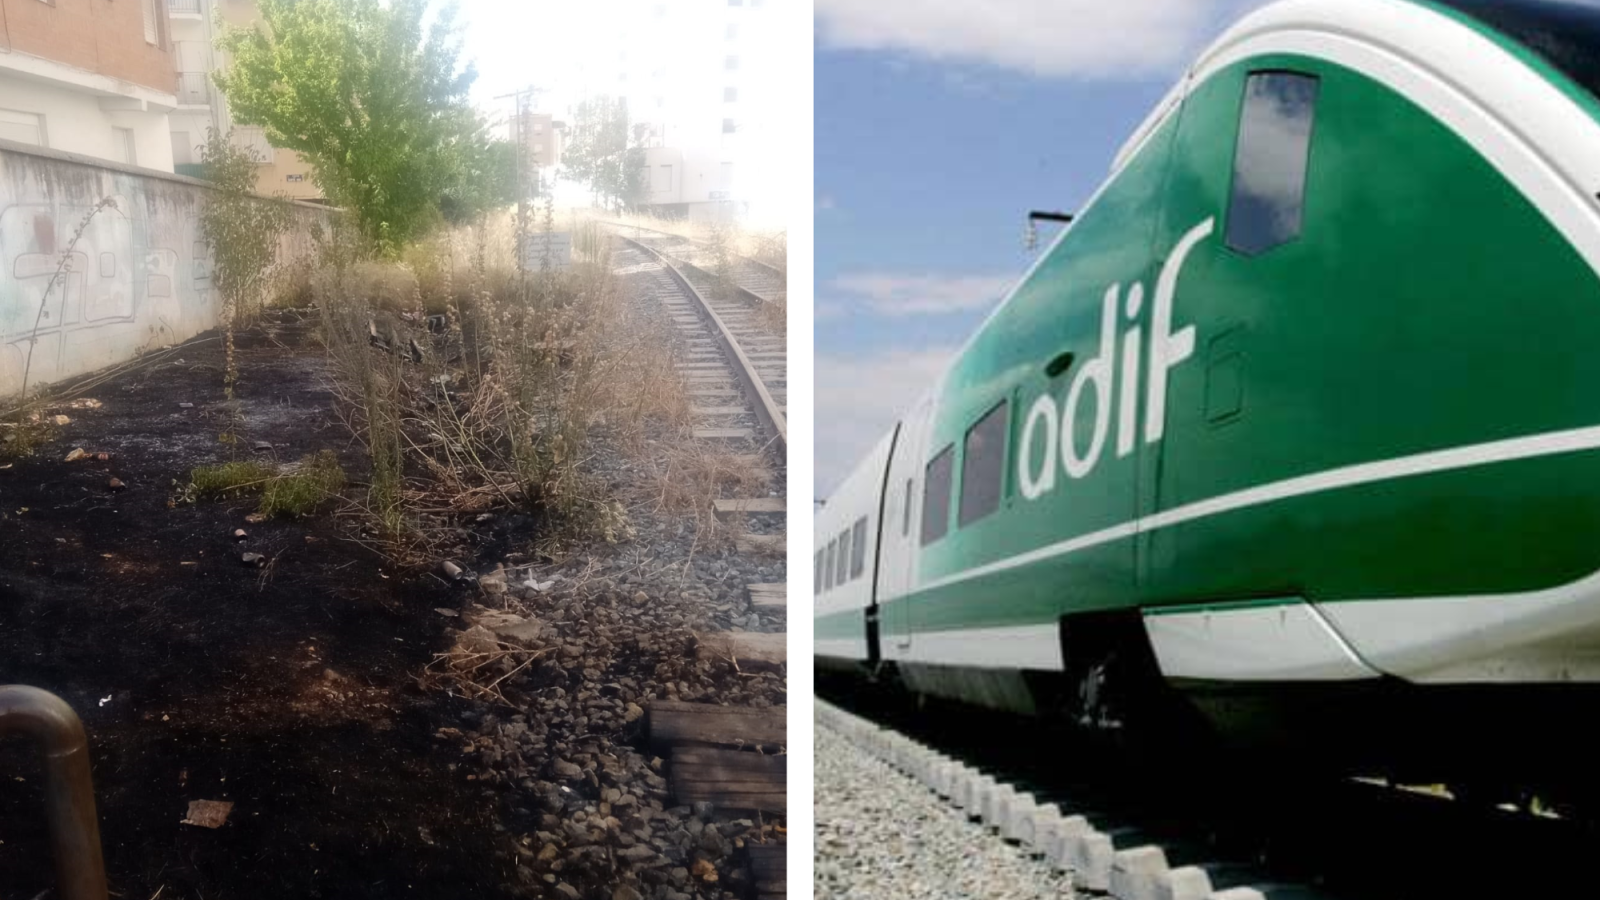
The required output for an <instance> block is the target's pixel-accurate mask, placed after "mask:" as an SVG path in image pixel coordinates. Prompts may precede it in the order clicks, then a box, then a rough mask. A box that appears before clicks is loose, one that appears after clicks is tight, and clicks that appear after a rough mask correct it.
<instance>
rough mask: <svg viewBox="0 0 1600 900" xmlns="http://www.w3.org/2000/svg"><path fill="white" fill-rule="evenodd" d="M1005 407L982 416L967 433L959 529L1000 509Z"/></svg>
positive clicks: (963, 457)
mask: <svg viewBox="0 0 1600 900" xmlns="http://www.w3.org/2000/svg"><path fill="white" fill-rule="evenodd" d="M1006 413H1007V405H1006V402H1005V401H1004V400H1002V401H1000V404H999V405H998V406H996V407H995V408H994V409H991V410H989V411H988V412H987V413H984V416H983V418H981V419H979V420H978V424H976V425H974V426H972V429H971V430H970V431H968V432H967V443H966V447H965V449H964V450H963V451H962V454H961V514H960V518H959V521H960V523H961V527H963V528H965V527H966V526H967V525H969V524H971V523H973V522H976V521H978V520H979V519H981V518H983V517H984V516H987V515H988V514H990V513H992V512H994V511H995V510H997V509H999V508H1000V486H1001V484H1002V482H1004V480H1005V470H1006V423H1007V421H1008V416H1007V415H1006Z"/></svg>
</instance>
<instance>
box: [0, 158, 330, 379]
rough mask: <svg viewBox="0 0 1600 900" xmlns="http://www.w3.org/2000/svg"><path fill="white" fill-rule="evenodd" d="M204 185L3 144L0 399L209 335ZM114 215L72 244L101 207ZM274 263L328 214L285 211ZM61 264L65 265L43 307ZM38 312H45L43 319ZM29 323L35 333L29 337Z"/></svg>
mask: <svg viewBox="0 0 1600 900" xmlns="http://www.w3.org/2000/svg"><path fill="white" fill-rule="evenodd" d="M212 194H213V189H212V188H211V187H210V186H209V185H208V184H207V183H206V182H203V181H199V180H197V179H193V178H185V177H183V176H181V175H172V174H168V173H164V172H155V171H151V170H149V169H140V168H136V167H133V166H120V165H116V164H114V163H107V162H104V161H101V160H95V159H91V158H88V157H82V156H78V155H76V154H71V153H62V152H60V151H53V150H46V149H41V148H38V147H30V146H27V145H24V144H17V143H13V142H10V141H0V397H5V396H12V395H15V394H16V393H17V391H18V390H20V389H21V387H22V373H23V367H24V366H25V365H26V363H27V358H28V343H29V339H30V337H35V336H36V337H37V344H36V345H35V346H34V349H33V364H32V368H31V371H30V373H29V375H28V390H29V392H30V393H31V392H32V391H33V388H34V387H35V386H36V385H45V384H49V383H51V382H55V381H60V380H62V379H66V378H71V377H73V376H76V375H82V374H85V373H89V372H93V371H95V370H97V369H101V368H104V367H106V366H109V365H114V364H116V363H121V362H126V361H128V360H130V359H133V358H134V357H136V356H138V355H139V354H140V353H143V352H145V351H147V350H151V349H156V348H159V347H165V346H168V345H171V344H174V343H177V342H179V341H183V340H186V339H188V338H191V337H193V336H195V335H196V334H199V333H200V332H202V331H206V330H209V329H211V328H215V327H216V326H217V324H218V319H217V317H218V312H219V309H220V306H221V303H220V299H219V298H218V297H217V293H216V291H215V290H214V289H213V288H212V285H211V268H212V256H211V251H210V248H209V247H208V246H207V245H206V241H205V236H204V234H203V233H202V231H201V225H200V213H201V209H202V208H203V206H204V204H205V202H206V200H207V198H208V197H210V196H211V195H212ZM107 197H109V198H111V199H112V200H113V201H114V203H115V206H114V207H108V208H106V209H103V210H101V211H100V212H99V213H97V214H95V216H94V217H93V218H92V219H90V220H89V223H88V225H87V227H85V228H84V230H83V234H82V236H81V237H79V239H78V241H77V243H76V244H73V240H72V238H73V233H74V232H75V231H76V230H77V229H78V227H79V225H80V224H81V223H82V222H83V221H84V218H85V216H86V215H87V214H88V213H89V212H90V211H91V210H92V209H93V208H94V206H95V204H97V203H99V202H100V201H101V199H103V198H107ZM291 206H292V207H293V215H294V225H293V226H292V227H291V228H290V230H289V233H288V234H287V235H286V236H285V237H284V238H283V239H282V240H281V241H280V246H279V255H280V259H284V260H287V259H290V258H293V257H294V256H297V255H299V254H302V253H307V252H310V250H311V248H312V241H311V237H310V235H311V231H312V228H313V225H314V224H315V223H316V222H317V220H319V219H321V220H323V221H324V222H326V221H327V217H329V216H330V215H332V212H331V211H330V210H328V209H326V208H324V207H318V206H314V205H311V204H291ZM63 254H69V255H70V257H71V260H72V266H71V271H70V272H67V273H64V274H63V275H62V276H61V278H60V279H59V280H58V281H57V282H56V286H55V288H54V289H52V290H51V291H50V293H49V297H48V298H46V297H45V290H46V286H47V285H49V284H50V281H51V277H52V276H53V275H54V274H55V272H56V268H57V266H58V265H59V264H60V263H61V259H62V256H63ZM41 303H43V306H44V312H43V314H42V315H41V314H40V305H41ZM35 321H37V323H38V325H37V331H35Z"/></svg>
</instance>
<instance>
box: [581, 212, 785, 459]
mask: <svg viewBox="0 0 1600 900" xmlns="http://www.w3.org/2000/svg"><path fill="white" fill-rule="evenodd" d="M604 224H607V225H610V226H611V227H612V228H613V229H615V234H616V236H617V237H618V238H619V239H620V240H622V241H623V242H624V243H626V244H628V245H629V246H632V247H635V248H637V249H639V250H640V251H642V252H643V253H645V254H646V255H647V256H648V257H650V258H651V259H654V260H655V261H656V262H658V263H659V264H660V265H661V267H662V272H663V273H664V274H665V276H666V277H667V278H669V279H670V280H671V282H672V285H673V287H674V289H675V290H676V292H677V293H678V294H679V295H680V300H679V301H678V302H673V301H671V300H669V301H668V307H669V312H671V313H672V314H673V321H674V323H675V324H676V325H677V326H678V329H679V331H680V336H682V337H683V338H684V339H685V341H686V342H687V344H688V347H689V352H688V354H687V356H686V357H685V362H683V363H680V364H679V365H680V369H681V370H682V371H684V372H685V373H687V374H686V377H688V378H690V379H691V381H695V380H698V381H701V382H706V383H708V384H707V386H705V387H699V388H695V387H691V393H693V394H695V395H697V396H698V397H700V398H703V399H707V400H712V399H714V400H717V401H719V402H718V403H716V404H713V405H701V404H697V405H696V406H695V410H696V411H697V412H696V415H697V416H702V417H706V418H710V419H715V418H718V417H720V416H725V415H733V414H734V413H732V412H731V410H732V407H731V406H730V405H728V404H727V403H725V402H721V401H726V400H728V399H729V397H728V392H726V391H723V390H718V389H715V388H714V385H715V382H716V380H717V379H716V377H715V376H716V373H718V372H719V371H721V370H723V369H726V370H727V371H729V372H730V373H731V375H732V376H733V378H732V380H733V381H734V382H736V383H737V384H738V385H740V386H741V388H742V392H743V393H744V394H745V396H746V401H747V402H748V403H749V405H750V407H751V410H752V411H753V412H754V414H755V416H756V418H757V419H758V420H759V421H760V423H761V425H762V427H763V428H764V429H765V430H766V431H767V433H768V435H769V436H770V437H771V438H772V439H773V440H774V441H775V447H776V449H777V452H779V453H780V454H781V453H782V452H783V451H784V448H785V447H786V446H787V442H788V422H787V418H786V413H787V408H786V405H785V401H786V398H787V395H788V371H789V367H788V351H787V348H786V341H785V338H784V335H783V333H782V332H779V331H777V330H776V329H774V328H772V327H770V326H769V325H768V324H767V323H768V322H769V321H770V319H769V318H768V317H766V316H763V315H762V309H761V308H762V306H763V305H766V304H773V303H778V302H781V297H780V296H779V294H780V292H781V291H782V289H783V282H782V279H781V277H780V275H779V273H778V270H777V269H774V268H772V267H771V266H767V265H766V264H764V263H760V262H757V261H755V260H751V259H746V258H744V257H732V258H731V259H732V270H733V271H732V277H731V280H733V281H734V282H735V283H734V284H733V285H730V286H727V287H730V288H731V289H724V285H722V284H720V279H719V278H718V277H717V276H716V275H714V274H713V273H712V271H711V270H710V269H707V268H703V267H702V266H701V265H699V264H697V263H696V262H695V261H694V260H693V259H691V258H689V257H692V256H693V255H694V254H695V253H697V252H703V251H704V248H703V245H699V244H697V243H696V242H693V241H689V240H688V239H686V238H681V237H678V236H677V235H671V234H666V233H664V232H653V231H652V232H647V230H646V229H640V228H637V227H636V226H631V225H620V224H617V223H609V222H608V223H604ZM628 232H634V233H635V236H631V237H630V236H629V234H628ZM645 233H648V235H649V237H645V236H644V235H645ZM702 262H703V260H702ZM758 289H759V290H758ZM762 291H765V293H763V292H762ZM702 430H705V431H709V430H712V429H710V428H707V429H702Z"/></svg>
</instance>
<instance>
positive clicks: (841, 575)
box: [833, 528, 850, 584]
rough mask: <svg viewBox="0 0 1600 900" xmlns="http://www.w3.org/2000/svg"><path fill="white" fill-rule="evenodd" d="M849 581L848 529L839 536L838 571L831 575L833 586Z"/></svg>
mask: <svg viewBox="0 0 1600 900" xmlns="http://www.w3.org/2000/svg"><path fill="white" fill-rule="evenodd" d="M849 580H850V529H848V528H846V529H845V530H844V533H842V534H840V535H839V571H837V572H835V573H833V583H834V584H844V583H845V582H846V581H849Z"/></svg>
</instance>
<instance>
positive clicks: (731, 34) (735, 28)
mask: <svg viewBox="0 0 1600 900" xmlns="http://www.w3.org/2000/svg"><path fill="white" fill-rule="evenodd" d="M722 36H723V38H724V39H726V40H730V41H731V40H733V39H734V38H736V37H738V36H739V23H738V22H729V23H728V30H727V31H726V32H724V33H723V35H722Z"/></svg>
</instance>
